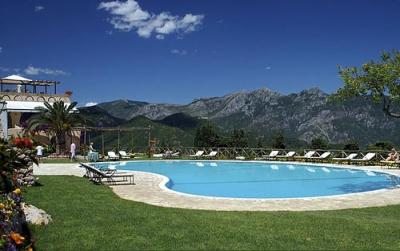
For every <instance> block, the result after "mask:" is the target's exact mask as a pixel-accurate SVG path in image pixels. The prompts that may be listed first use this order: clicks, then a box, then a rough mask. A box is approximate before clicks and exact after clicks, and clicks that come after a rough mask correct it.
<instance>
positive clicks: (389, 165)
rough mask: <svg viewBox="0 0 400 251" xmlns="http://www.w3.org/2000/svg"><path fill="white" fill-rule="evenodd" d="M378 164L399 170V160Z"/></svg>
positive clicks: (382, 161) (384, 161) (383, 161)
mask: <svg viewBox="0 0 400 251" xmlns="http://www.w3.org/2000/svg"><path fill="white" fill-rule="evenodd" d="M380 163H382V164H383V165H384V166H385V167H387V168H390V167H393V168H399V167H400V160H396V161H393V160H381V161H380Z"/></svg>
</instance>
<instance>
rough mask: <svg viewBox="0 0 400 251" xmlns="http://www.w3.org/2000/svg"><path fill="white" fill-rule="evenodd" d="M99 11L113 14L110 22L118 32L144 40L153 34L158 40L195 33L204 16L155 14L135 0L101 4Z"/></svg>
mask: <svg viewBox="0 0 400 251" xmlns="http://www.w3.org/2000/svg"><path fill="white" fill-rule="evenodd" d="M98 9H104V10H106V11H108V12H109V13H110V14H111V18H110V19H108V21H109V22H110V23H111V24H112V25H113V27H114V28H115V29H117V30H121V31H131V30H136V33H137V34H138V35H139V36H140V37H143V38H149V37H151V36H152V35H153V34H155V37H156V38H157V39H164V37H165V35H169V34H173V33H176V34H183V33H189V32H193V31H195V30H196V29H197V27H198V26H200V25H201V24H202V21H203V19H204V15H193V14H186V15H185V16H183V17H179V16H174V15H171V14H170V13H169V12H161V13H160V14H153V13H150V12H148V11H146V10H143V9H142V8H141V7H140V6H139V4H138V3H137V2H136V1H135V0H126V1H125V2H122V1H118V0H117V1H111V2H101V3H100V4H99V6H98Z"/></svg>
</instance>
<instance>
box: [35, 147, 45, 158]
mask: <svg viewBox="0 0 400 251" xmlns="http://www.w3.org/2000/svg"><path fill="white" fill-rule="evenodd" d="M43 149H44V148H43V146H41V145H38V146H37V147H36V157H37V158H38V160H39V161H40V158H42V157H43Z"/></svg>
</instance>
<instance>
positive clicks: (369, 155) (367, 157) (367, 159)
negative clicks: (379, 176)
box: [351, 153, 376, 163]
mask: <svg viewBox="0 0 400 251" xmlns="http://www.w3.org/2000/svg"><path fill="white" fill-rule="evenodd" d="M375 156H376V153H367V154H366V155H365V156H364V157H363V158H362V159H352V160H351V161H353V162H359V163H368V162H370V161H371V160H372V159H373V158H374V157H375Z"/></svg>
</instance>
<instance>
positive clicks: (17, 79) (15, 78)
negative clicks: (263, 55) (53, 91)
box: [2, 75, 32, 84]
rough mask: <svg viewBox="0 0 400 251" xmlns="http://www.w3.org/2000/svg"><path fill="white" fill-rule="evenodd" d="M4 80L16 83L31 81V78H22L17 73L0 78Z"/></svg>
mask: <svg viewBox="0 0 400 251" xmlns="http://www.w3.org/2000/svg"><path fill="white" fill-rule="evenodd" d="M2 80H4V81H8V82H10V83H13V82H15V83H16V84H19V83H21V82H32V79H28V78H24V77H21V76H19V75H10V76H8V77H5V78H2Z"/></svg>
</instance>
